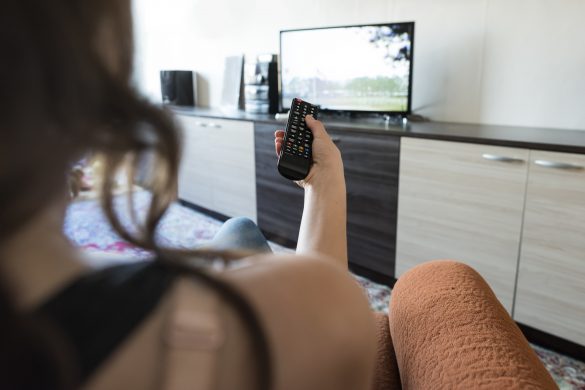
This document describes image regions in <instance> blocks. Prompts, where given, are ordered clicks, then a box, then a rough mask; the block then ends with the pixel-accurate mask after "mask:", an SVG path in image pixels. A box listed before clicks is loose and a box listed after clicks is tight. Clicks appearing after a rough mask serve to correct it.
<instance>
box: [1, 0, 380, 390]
mask: <svg viewBox="0 0 585 390" xmlns="http://www.w3.org/2000/svg"><path fill="white" fill-rule="evenodd" d="M0 26H1V27H0V28H1V29H2V34H1V37H2V38H0V39H2V48H3V49H4V53H5V55H3V58H2V60H1V65H0V67H1V69H2V86H1V88H0V93H1V94H2V96H1V103H2V115H1V119H0V121H1V125H0V126H1V129H2V144H1V146H0V172H1V176H0V180H1V188H2V192H1V195H0V197H1V200H2V202H1V204H2V208H3V212H2V216H1V217H0V256H1V261H0V272H1V274H0V275H1V279H0V282H1V291H2V299H1V306H0V310H1V316H2V321H0V322H1V325H0V326H1V327H2V332H1V336H0V337H2V346H3V347H2V352H1V355H2V365H1V369H2V378H1V381H2V383H0V387H3V388H4V387H6V388H8V387H9V388H19V387H20V388H27V387H28V388H31V387H47V388H51V387H52V388H66V387H78V386H80V385H83V386H85V387H88V388H95V389H102V388H103V389H111V388H137V389H138V388H139V389H146V388H158V387H181V384H192V385H193V386H195V388H205V387H204V385H205V384H206V383H214V384H215V385H216V386H217V388H224V389H235V388H238V389H246V388H249V389H256V388H268V387H269V386H270V387H272V388H277V389H364V388H368V387H369V386H370V383H371V380H372V378H371V376H372V375H371V374H372V372H373V359H374V348H375V345H374V344H375V340H374V335H373V334H374V332H373V329H372V327H373V319H372V315H371V313H370V311H369V309H368V303H367V300H366V298H365V297H364V295H363V293H362V291H361V290H360V288H359V287H358V286H357V284H356V283H355V282H354V281H353V280H352V279H351V277H350V276H349V274H348V272H347V252H346V235H345V233H346V232H345V214H346V213H345V183H344V177H343V166H342V162H341V157H340V153H339V151H338V150H337V149H336V147H335V145H334V144H333V143H332V142H331V140H330V139H329V137H328V136H327V133H326V131H325V129H324V127H323V125H322V124H321V123H320V122H318V121H316V120H314V119H312V118H307V123H308V126H309V127H310V128H311V129H312V131H313V133H314V135H315V141H314V166H313V169H312V170H311V172H310V175H309V176H308V177H307V179H306V180H305V181H304V182H302V183H299V184H300V185H301V186H303V187H304V189H305V194H306V195H305V209H304V215H303V220H302V224H301V229H300V235H299V241H298V248H297V254H296V255H294V256H293V255H288V256H276V255H272V254H264V255H252V256H250V257H249V258H248V259H247V260H248V261H247V262H246V263H247V264H248V265H247V266H245V267H233V268H226V269H225V270H223V271H221V272H212V271H211V270H205V269H202V268H201V267H200V266H198V267H187V266H186V265H185V260H187V259H204V258H209V257H218V256H219V257H221V258H225V259H228V260H229V259H232V258H237V257H239V256H238V253H235V254H234V253H233V252H232V253H228V252H225V253H222V252H217V251H216V252H213V251H211V250H207V251H200V252H193V253H189V254H184V253H182V254H179V253H176V252H172V251H169V250H161V249H160V248H158V247H157V246H156V244H155V241H154V231H155V228H156V226H157V223H158V222H159V220H160V218H161V217H162V215H163V214H164V212H165V210H166V208H167V207H168V205H169V203H170V202H171V201H172V199H173V196H174V193H175V185H176V184H175V178H176V175H177V168H178V164H179V148H178V145H179V140H178V136H177V132H176V131H175V128H174V125H173V123H172V120H171V118H170V117H169V116H168V115H167V114H165V113H163V112H162V111H161V110H159V109H157V108H156V107H154V106H152V105H150V104H148V103H147V102H145V101H144V100H143V99H141V98H140V97H139V96H138V94H137V93H136V92H135V91H134V90H133V89H132V87H131V86H130V75H131V62H132V61H131V59H132V41H131V15H130V6H129V2H128V1H121V0H86V1H65V0H58V1H51V2H46V1H39V0H36V1H35V0H11V1H8V2H6V4H3V10H2V13H1V16H0ZM282 137H283V133H282V131H279V132H276V134H275V147H276V150H277V151H278V150H279V149H280V147H281V145H282ZM90 151H91V152H92V153H100V154H101V155H103V158H104V159H105V178H104V183H103V188H102V190H103V193H104V200H103V207H104V210H105V212H106V214H107V216H108V218H109V219H110V221H111V224H112V226H113V227H114V228H115V229H116V230H117V231H118V233H119V234H120V235H121V236H122V237H124V238H125V239H127V240H128V241H130V242H133V243H135V244H136V245H139V246H141V247H143V248H146V249H149V250H153V251H154V252H155V253H156V254H157V255H156V260H155V263H156V264H158V265H157V266H156V267H159V268H156V270H155V271H153V269H154V268H152V267H154V266H148V267H147V268H148V269H150V271H145V270H136V269H132V268H130V269H129V268H128V267H118V268H116V269H114V270H108V271H107V272H106V273H103V272H102V273H100V272H91V270H90V269H88V266H87V265H86V264H84V262H83V261H81V260H80V256H79V254H78V253H77V251H76V250H75V249H74V248H73V247H72V245H71V244H70V243H69V242H68V241H67V239H66V238H65V237H64V235H63V233H62V224H63V217H64V212H65V208H66V205H67V188H66V182H67V180H66V172H67V170H68V167H69V166H71V164H72V163H73V162H75V161H77V160H78V159H79V158H80V157H81V156H83V155H85V154H86V153H88V152H90ZM146 153H154V154H155V155H156V157H157V160H158V161H157V167H158V169H157V171H156V172H154V173H153V175H152V178H151V179H152V184H153V188H154V190H153V192H154V193H153V198H152V204H151V207H150V209H149V212H148V216H147V218H146V221H145V223H144V225H143V226H142V227H141V228H139V229H136V231H133V232H128V231H126V230H125V229H124V228H123V227H122V224H121V223H120V221H119V219H118V218H117V216H116V214H115V212H114V211H113V208H112V187H113V180H114V176H115V173H116V171H117V170H118V169H119V168H120V167H121V166H122V164H123V163H126V162H127V161H131V163H132V166H133V168H136V166H137V165H138V163H139V161H140V160H141V158H142V157H143V156H144V155H145V154H146ZM210 254H211V255H213V256H210ZM240 255H241V253H240ZM149 267H150V268H149ZM124 272H126V273H128V272H131V273H132V272H133V273H134V274H132V275H142V276H140V278H142V279H140V280H141V281H140V283H143V284H140V283H139V282H136V283H138V286H139V287H140V289H141V291H131V292H130V293H128V294H126V295H124V296H123V297H126V296H132V297H134V298H135V299H137V300H138V301H137V302H138V303H137V304H134V305H131V304H130V303H129V304H128V305H127V306H124V305H123V304H122V303H121V302H120V299H112V300H108V298H107V294H110V293H112V294H113V292H112V291H113V287H111V285H112V283H113V282H112V280H116V278H117V277H118V278H119V274H124ZM147 274H148V275H150V276H148V277H149V278H151V279H152V275H153V274H155V276H154V278H158V276H156V275H160V278H158V279H160V280H166V281H165V282H164V283H163V282H161V281H160V280H155V281H152V280H150V279H149V280H150V281H148V282H145V281H144V280H143V279H144V278H146V276H144V275H147ZM92 275H94V276H92ZM95 275H100V276H99V278H102V282H103V280H106V281H107V283H106V284H107V285H108V286H110V287H111V288H110V287H108V288H110V290H107V291H106V290H103V289H104V288H105V287H104V286H103V283H102V284H100V283H101V282H100V283H98V282H96V280H95V279H96V276H95ZM133 277H134V276H133ZM133 280H134V279H133ZM116 286H118V285H116ZM121 286H124V284H123V283H121ZM153 286H154V287H153ZM118 287H119V286H118ZM120 288H122V287H120ZM124 288H125V287H124ZM90 290H91V291H90ZM72 291H74V293H73V292H72ZM96 294H97V297H96ZM100 294H101V295H100ZM149 294H150V295H152V297H151V302H144V300H145V299H146V300H148V299H149V298H148V296H149ZM83 297H85V298H83ZM90 297H93V298H90ZM134 298H133V299H134ZM84 299H85V301H84ZM108 305H110V306H116V305H118V306H119V311H118V312H117V313H113V314H112V316H111V317H109V318H99V317H98V319H96V318H95V317H92V316H93V315H94V314H95V313H98V312H99V313H102V312H107V310H109V309H108V307H109V306H108ZM136 305H138V306H140V305H146V306H147V307H145V308H144V310H142V314H140V315H138V314H137V317H136V318H138V319H136V318H135V319H134V322H133V323H132V324H130V325H128V324H126V325H124V322H125V321H126V319H125V318H124V317H125V316H126V317H127V316H130V314H129V313H130V312H131V311H132V309H133V307H135V306H136ZM118 306H117V307H118ZM93 312H95V313H94V314H92V313H93ZM87 318H93V320H92V321H89V322H91V323H88V321H87V320H86V319H87ZM101 321H103V323H100V324H98V323H97V322H101ZM128 321H130V320H128ZM130 322H132V321H130ZM122 325H124V326H127V328H129V329H127V330H126V333H124V334H123V337H122V336H119V337H118V338H119V339H120V338H121V340H117V341H112V340H110V339H109V338H111V337H113V336H112V334H114V333H116V328H117V327H119V326H122ZM91 326H93V328H91ZM104 329H105V330H104ZM106 330H107V331H106ZM202 335H203V336H202ZM100 338H101V339H100ZM97 339H100V340H102V342H98V341H96V340H97ZM161 340H162V341H161ZM92 343H94V344H96V345H93V346H88V345H91V344H92ZM106 344H107V345H109V346H110V347H109V348H105V347H104V345H106ZM82 347H83V348H82ZM189 362H190V363H193V364H187V363H189ZM197 386H199V387H197Z"/></svg>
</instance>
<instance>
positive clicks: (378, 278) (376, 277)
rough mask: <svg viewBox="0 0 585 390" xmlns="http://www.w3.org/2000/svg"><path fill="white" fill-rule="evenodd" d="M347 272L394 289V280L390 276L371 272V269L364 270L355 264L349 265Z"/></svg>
mask: <svg viewBox="0 0 585 390" xmlns="http://www.w3.org/2000/svg"><path fill="white" fill-rule="evenodd" d="M349 270H350V271H351V272H353V273H354V274H356V275H359V276H363V277H364V278H368V279H370V280H371V281H372V282H376V283H378V284H382V285H384V286H388V287H390V288H392V287H394V284H395V283H396V279H395V278H393V277H392V276H388V275H384V274H382V273H380V272H376V271H372V270H371V269H368V268H365V267H363V266H361V265H358V264H355V263H349Z"/></svg>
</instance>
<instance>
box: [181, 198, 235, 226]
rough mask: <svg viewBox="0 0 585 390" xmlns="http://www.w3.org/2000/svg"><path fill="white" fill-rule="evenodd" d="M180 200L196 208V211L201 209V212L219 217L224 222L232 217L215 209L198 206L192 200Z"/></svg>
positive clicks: (189, 206)
mask: <svg viewBox="0 0 585 390" xmlns="http://www.w3.org/2000/svg"><path fill="white" fill-rule="evenodd" d="M178 201H179V203H180V204H181V205H182V206H185V207H188V208H190V209H192V210H195V211H199V212H200V213H203V214H206V215H209V216H210V217H211V218H215V219H218V220H220V221H222V222H225V221H227V220H228V219H230V217H228V216H226V215H223V214H221V213H218V212H216V211H213V210H209V209H206V208H205V207H201V206H198V205H196V204H193V203H191V202H187V201H186V200H183V199H179V200H178Z"/></svg>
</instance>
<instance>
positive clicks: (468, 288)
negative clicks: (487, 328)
mask: <svg viewBox="0 0 585 390" xmlns="http://www.w3.org/2000/svg"><path fill="white" fill-rule="evenodd" d="M470 297H473V299H472V300H470ZM479 302H487V303H489V305H490V306H491V305H492V304H497V299H496V297H495V295H494V293H493V292H492V290H491V289H490V287H489V286H488V284H487V283H486V281H485V280H484V279H483V278H482V277H481V275H480V274H479V273H477V271H475V270H474V269H473V268H471V267H470V266H468V265H466V264H463V263H460V262H456V261H452V260H436V261H431V262H428V263H423V264H421V265H419V266H417V267H414V268H412V269H411V270H409V271H408V272H406V273H405V274H404V275H402V276H401V277H400V278H399V279H398V281H397V282H396V285H395V286H394V288H393V290H392V299H391V301H390V308H389V310H390V313H391V314H392V313H394V315H395V316H396V315H398V312H400V313H401V314H400V315H401V316H405V315H406V316H407V317H411V316H415V317H417V316H419V315H428V314H429V311H433V310H434V309H436V308H438V307H442V308H446V307H448V308H450V309H454V308H457V307H461V305H465V304H472V305H475V304H477V303H479Z"/></svg>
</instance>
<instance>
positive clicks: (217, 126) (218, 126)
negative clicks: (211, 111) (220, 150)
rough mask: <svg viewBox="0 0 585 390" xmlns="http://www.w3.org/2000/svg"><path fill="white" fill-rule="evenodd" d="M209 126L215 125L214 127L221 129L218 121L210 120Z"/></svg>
mask: <svg viewBox="0 0 585 390" xmlns="http://www.w3.org/2000/svg"><path fill="white" fill-rule="evenodd" d="M209 127H215V128H216V129H221V125H220V124H219V123H213V122H211V123H210V124H209Z"/></svg>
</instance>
